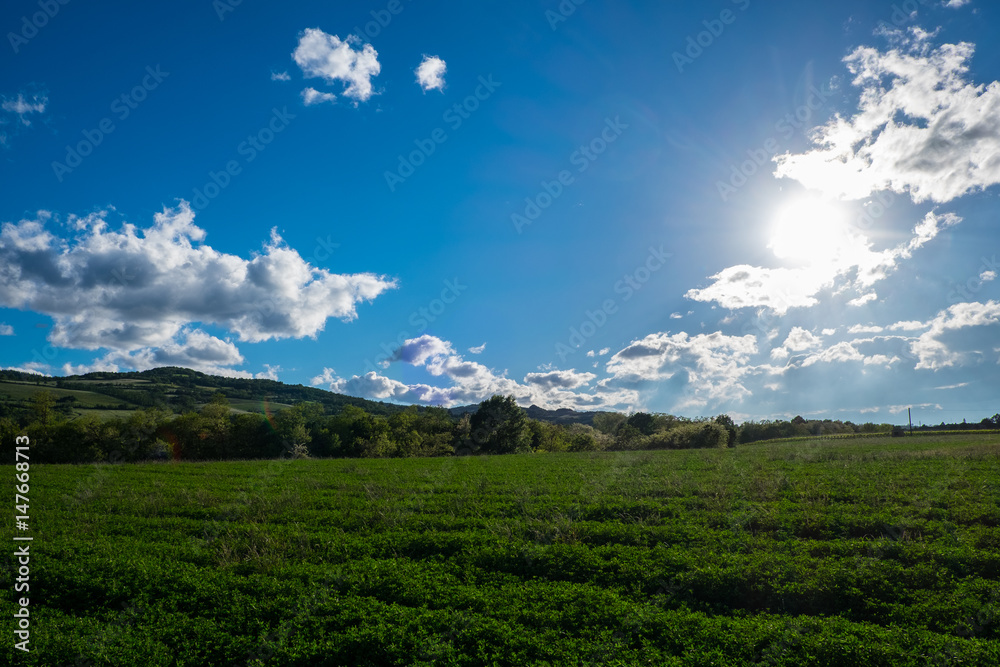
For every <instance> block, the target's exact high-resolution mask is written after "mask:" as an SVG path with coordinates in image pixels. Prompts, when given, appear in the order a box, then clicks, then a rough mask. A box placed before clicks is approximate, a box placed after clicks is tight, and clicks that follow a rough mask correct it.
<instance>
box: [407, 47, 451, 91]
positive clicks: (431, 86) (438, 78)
mask: <svg viewBox="0 0 1000 667" xmlns="http://www.w3.org/2000/svg"><path fill="white" fill-rule="evenodd" d="M447 69H448V67H447V65H446V64H445V62H444V61H443V60H441V59H440V58H438V57H437V56H426V55H425V56H424V59H423V60H421V61H420V64H419V65H418V66H417V69H415V70H414V73H415V74H416V75H417V83H418V84H420V87H421V88H422V89H423V90H424V92H427V91H428V90H440V91H444V74H445V72H446V71H447Z"/></svg>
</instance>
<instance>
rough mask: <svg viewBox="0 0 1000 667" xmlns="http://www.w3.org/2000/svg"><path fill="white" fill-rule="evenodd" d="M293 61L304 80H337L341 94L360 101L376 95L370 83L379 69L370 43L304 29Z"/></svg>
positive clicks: (316, 29) (375, 52) (293, 55)
mask: <svg viewBox="0 0 1000 667" xmlns="http://www.w3.org/2000/svg"><path fill="white" fill-rule="evenodd" d="M354 47H357V49H355V48H354ZM292 58H293V59H294V60H295V63H296V64H297V65H298V66H299V67H300V68H301V69H302V74H303V75H304V76H305V77H306V78H313V77H320V78H322V79H323V80H324V81H326V82H327V83H331V84H332V83H334V82H336V81H340V82H342V83H343V84H344V86H345V88H344V92H343V93H342V94H343V95H344V96H345V97H349V98H351V99H353V100H357V101H360V102H364V101H367V100H368V99H369V98H370V97H371V96H372V95H374V94H375V92H374V90H373V88H372V81H371V80H372V78H373V77H375V76H378V74H379V72H380V71H381V69H382V66H381V65H380V64H379V62H378V52H377V51H376V50H375V48H374V47H373V46H372V45H371V44H362V43H361V40H360V39H359V38H358V37H356V36H355V35H350V36H348V37H347V38H346V39H345V40H344V41H341V40H340V38H339V37H337V36H336V35H330V34H327V33H325V32H323V31H322V30H320V29H319V28H307V29H306V30H304V31H303V32H302V33H301V34H300V35H299V43H298V46H297V47H296V48H295V51H294V53H292Z"/></svg>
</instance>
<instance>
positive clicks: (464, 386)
mask: <svg viewBox="0 0 1000 667" xmlns="http://www.w3.org/2000/svg"><path fill="white" fill-rule="evenodd" d="M393 362H402V363H408V364H410V365H413V366H416V367H420V368H423V369H424V370H426V371H427V373H428V374H429V375H431V376H432V377H435V378H440V380H442V381H443V382H444V383H445V386H434V385H430V384H426V383H412V384H406V383H403V382H400V381H398V380H394V379H392V378H389V377H386V376H382V375H379V374H378V373H376V372H374V371H371V372H369V373H366V374H365V375H361V376H358V375H355V376H353V377H351V378H339V377H337V376H336V374H335V373H334V371H333V370H332V369H329V368H327V369H324V371H323V374H322V375H320V376H317V377H315V378H313V380H312V382H313V384H314V385H321V384H327V385H329V387H330V389H331V391H336V392H340V393H346V394H349V395H352V396H361V397H365V398H372V399H378V400H394V401H398V402H403V403H407V402H409V403H424V404H432V405H444V406H454V405H466V404H471V403H478V402H481V401H483V400H485V399H487V398H489V397H490V396H492V395H494V394H502V395H513V396H514V397H515V399H516V400H517V402H518V404H519V405H522V406H528V405H532V404H534V405H539V406H542V407H545V408H549V409H556V408H572V409H576V410H592V409H608V408H616V407H617V408H619V409H622V408H627V407H630V406H631V405H632V404H634V403H635V401H636V400H637V399H638V396H637V393H636V392H635V391H632V390H628V389H611V388H607V387H603V386H596V387H594V388H593V389H592V390H590V391H587V392H581V391H577V390H580V389H582V388H584V387H585V386H586V385H587V384H588V383H589V382H591V381H592V380H593V379H594V378H596V377H597V376H596V375H594V374H593V373H579V372H577V371H575V370H572V369H570V370H558V369H553V368H551V367H547V368H546V369H545V371H544V372H542V373H529V374H528V375H527V376H526V377H525V381H524V383H523V384H522V383H519V382H516V381H515V380H512V379H510V378H508V377H506V374H498V373H496V372H495V371H493V370H491V369H489V368H487V367H486V366H483V365H482V364H478V363H476V362H471V361H465V360H464V359H463V358H462V356H461V355H458V354H456V353H455V349H454V346H453V345H452V344H451V343H450V342H449V341H445V340H441V339H440V338H436V337H435V336H429V335H423V336H420V337H419V338H412V339H409V340H407V341H404V343H403V345H402V346H401V347H400V348H399V350H397V352H396V354H395V355H394V358H393Z"/></svg>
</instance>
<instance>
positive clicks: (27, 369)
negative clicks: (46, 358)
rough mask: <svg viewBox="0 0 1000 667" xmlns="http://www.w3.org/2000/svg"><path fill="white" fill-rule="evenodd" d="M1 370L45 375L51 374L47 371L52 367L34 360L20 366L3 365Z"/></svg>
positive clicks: (49, 375)
mask: <svg viewBox="0 0 1000 667" xmlns="http://www.w3.org/2000/svg"><path fill="white" fill-rule="evenodd" d="M3 370H5V371H17V372H18V373H33V374H35V375H43V376H45V377H51V376H52V374H51V373H50V372H49V371H51V370H52V369H51V368H50V367H49V366H47V365H46V364H41V363H37V362H34V361H30V362H28V363H26V364H24V365H22V366H4V367H3Z"/></svg>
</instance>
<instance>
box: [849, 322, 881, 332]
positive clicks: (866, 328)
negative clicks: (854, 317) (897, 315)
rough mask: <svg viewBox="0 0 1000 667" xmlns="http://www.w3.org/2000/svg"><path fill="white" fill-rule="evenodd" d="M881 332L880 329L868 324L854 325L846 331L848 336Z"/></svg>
mask: <svg viewBox="0 0 1000 667" xmlns="http://www.w3.org/2000/svg"><path fill="white" fill-rule="evenodd" d="M883 330H884V329H883V328H882V327H880V326H878V325H874V324H869V325H863V324H855V325H854V326H853V327H851V328H850V329H848V330H847V333H850V334H859V333H882V331H883Z"/></svg>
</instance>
